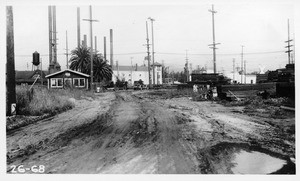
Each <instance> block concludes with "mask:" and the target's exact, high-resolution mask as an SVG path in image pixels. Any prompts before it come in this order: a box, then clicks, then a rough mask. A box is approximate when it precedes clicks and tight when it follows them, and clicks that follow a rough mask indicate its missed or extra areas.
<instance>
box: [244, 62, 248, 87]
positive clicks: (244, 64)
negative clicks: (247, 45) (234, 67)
mask: <svg viewBox="0 0 300 181" xmlns="http://www.w3.org/2000/svg"><path fill="white" fill-rule="evenodd" d="M244 73H245V74H244V75H245V77H244V80H245V81H244V83H245V84H246V83H247V82H246V60H245V61H244Z"/></svg>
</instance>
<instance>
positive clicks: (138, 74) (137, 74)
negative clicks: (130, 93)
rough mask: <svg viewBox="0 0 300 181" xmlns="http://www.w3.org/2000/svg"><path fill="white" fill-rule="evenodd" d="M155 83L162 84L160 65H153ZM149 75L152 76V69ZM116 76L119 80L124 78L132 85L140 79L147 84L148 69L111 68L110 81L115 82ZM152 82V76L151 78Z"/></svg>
mask: <svg viewBox="0 0 300 181" xmlns="http://www.w3.org/2000/svg"><path fill="white" fill-rule="evenodd" d="M154 71H155V83H156V84H162V67H161V66H155V69H154ZM150 75H151V77H153V71H150ZM117 77H119V79H120V80H125V81H127V82H128V85H133V83H134V81H139V80H140V79H141V80H142V81H143V82H144V84H146V85H149V73H148V71H135V70H134V69H133V70H132V71H128V70H127V71H124V70H119V71H118V70H113V76H112V81H113V82H114V83H116V81H117ZM152 83H153V78H152Z"/></svg>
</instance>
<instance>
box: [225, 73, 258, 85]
mask: <svg viewBox="0 0 300 181" xmlns="http://www.w3.org/2000/svg"><path fill="white" fill-rule="evenodd" d="M224 75H225V76H226V77H228V78H230V79H231V83H233V81H235V82H236V83H237V84H239V83H242V84H245V75H244V74H243V75H240V74H239V73H238V72H235V73H234V74H233V73H232V72H224ZM246 84H256V75H255V74H246Z"/></svg>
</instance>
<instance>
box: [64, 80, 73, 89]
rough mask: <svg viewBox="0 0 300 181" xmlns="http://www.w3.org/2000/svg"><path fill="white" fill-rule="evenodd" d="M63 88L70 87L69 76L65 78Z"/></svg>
mask: <svg viewBox="0 0 300 181" xmlns="http://www.w3.org/2000/svg"><path fill="white" fill-rule="evenodd" d="M64 87H65V88H71V87H72V79H71V78H65V84H64Z"/></svg>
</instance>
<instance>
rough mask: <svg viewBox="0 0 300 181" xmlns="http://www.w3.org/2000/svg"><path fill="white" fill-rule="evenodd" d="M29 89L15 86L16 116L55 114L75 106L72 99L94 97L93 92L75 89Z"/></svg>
mask: <svg viewBox="0 0 300 181" xmlns="http://www.w3.org/2000/svg"><path fill="white" fill-rule="evenodd" d="M28 89H29V87H24V86H17V88H16V97H17V106H18V109H17V110H18V114H21V115H31V116H39V115H43V114H47V113H49V114H57V113H59V112H62V111H66V110H68V109H72V108H73V107H74V106H75V104H74V100H71V99H70V98H74V99H81V98H82V97H83V96H88V97H94V94H93V92H91V91H86V90H77V89H56V90H55V89H50V90H48V89H46V88H44V87H34V88H33V91H29V90H28Z"/></svg>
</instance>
